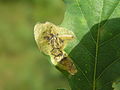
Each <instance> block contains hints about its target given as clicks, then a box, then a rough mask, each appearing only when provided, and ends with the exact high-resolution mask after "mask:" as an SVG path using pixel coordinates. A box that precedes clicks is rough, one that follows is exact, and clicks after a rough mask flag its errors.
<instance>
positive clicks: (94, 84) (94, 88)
mask: <svg viewBox="0 0 120 90" xmlns="http://www.w3.org/2000/svg"><path fill="white" fill-rule="evenodd" d="M75 1H76V3H77V4H78V7H79V8H80V10H81V12H82V14H83V16H84V18H85V15H84V13H83V11H82V9H81V6H80V4H79V1H78V0H75ZM119 3H120V1H119V2H118V4H117V5H116V7H117V6H118V5H119ZM90 4H91V3H90ZM116 7H115V8H114V9H113V11H112V13H111V14H110V15H109V16H108V17H107V20H106V22H105V23H104V24H103V25H102V26H100V22H101V20H102V18H101V17H102V12H103V8H104V0H103V7H102V10H101V14H100V18H99V24H98V30H97V31H98V32H97V41H96V55H95V67H94V77H93V90H96V71H97V61H98V50H99V39H100V38H99V37H100V29H101V27H103V26H105V25H106V23H107V22H108V20H109V18H110V17H111V15H112V14H113V12H114V11H115V9H116ZM85 20H86V18H85ZM86 23H87V25H88V22H87V20H86ZM88 28H89V26H88ZM89 29H90V28H89ZM90 33H91V32H90ZM91 37H92V39H93V40H94V41H95V39H94V38H93V36H92V34H91ZM100 45H101V44H100ZM103 71H104V70H103ZM83 73H84V72H83ZM85 77H86V75H85ZM86 78H87V77H86ZM87 80H89V79H88V78H87Z"/></svg>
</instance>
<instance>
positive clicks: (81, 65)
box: [61, 0, 120, 90]
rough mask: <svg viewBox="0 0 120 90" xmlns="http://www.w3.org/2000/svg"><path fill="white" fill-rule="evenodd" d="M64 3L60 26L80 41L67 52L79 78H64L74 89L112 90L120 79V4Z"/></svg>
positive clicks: (110, 0) (97, 0)
mask: <svg viewBox="0 0 120 90" xmlns="http://www.w3.org/2000/svg"><path fill="white" fill-rule="evenodd" d="M64 2H65V4H66V13H65V17H64V20H63V23H62V24H61V26H62V27H65V28H67V29H69V30H72V31H73V32H74V33H75V35H76V37H77V41H75V42H72V43H71V44H69V46H67V48H66V49H65V51H66V52H67V53H69V55H70V57H71V58H72V59H73V61H74V63H75V65H76V67H77V69H78V73H77V74H76V75H73V76H72V75H66V74H65V75H66V77H67V78H68V81H69V83H70V86H71V89H72V90H113V88H112V84H113V82H114V81H116V79H118V78H120V70H119V69H120V0H64ZM63 74H64V72H63ZM119 90H120V88H119Z"/></svg>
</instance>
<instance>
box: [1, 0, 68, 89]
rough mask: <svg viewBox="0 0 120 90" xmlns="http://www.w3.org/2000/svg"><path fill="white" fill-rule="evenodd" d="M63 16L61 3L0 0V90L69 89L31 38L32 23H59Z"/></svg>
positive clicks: (58, 1) (33, 0)
mask: <svg viewBox="0 0 120 90" xmlns="http://www.w3.org/2000/svg"><path fill="white" fill-rule="evenodd" d="M63 13H64V4H63V2H62V1H61V0H0V90H56V88H69V87H68V83H66V80H65V78H64V77H63V76H62V75H61V73H60V72H59V71H57V70H56V69H55V68H54V67H52V66H51V65H50V64H49V62H48V61H47V58H45V57H44V56H43V55H42V54H40V52H39V50H38V48H37V46H36V44H35V41H34V37H33V27H34V25H35V23H36V22H38V21H41V22H44V21H51V22H53V23H56V24H59V23H60V22H61V21H62V18H63Z"/></svg>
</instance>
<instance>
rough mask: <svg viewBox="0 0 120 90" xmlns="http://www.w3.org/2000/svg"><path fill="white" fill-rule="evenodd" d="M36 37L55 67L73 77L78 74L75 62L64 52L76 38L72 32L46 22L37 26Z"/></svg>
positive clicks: (41, 48) (40, 47)
mask: <svg viewBox="0 0 120 90" xmlns="http://www.w3.org/2000/svg"><path fill="white" fill-rule="evenodd" d="M34 36H35V40H36V43H37V45H38V47H39V49H40V50H41V51H42V52H44V53H45V54H47V55H49V56H50V57H51V62H52V63H53V64H54V65H57V66H58V67H59V68H61V69H63V70H65V71H67V72H69V73H70V74H71V75H74V74H75V73H77V69H76V67H75V65H74V63H73V61H72V60H71V58H70V57H69V56H68V55H67V53H66V52H65V51H64V49H65V47H66V45H67V44H68V42H69V41H71V40H73V39H74V38H75V35H74V33H73V32H72V31H69V30H67V29H64V28H62V27H58V26H56V25H54V24H52V23H50V22H46V23H40V24H36V25H35V28H34Z"/></svg>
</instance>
